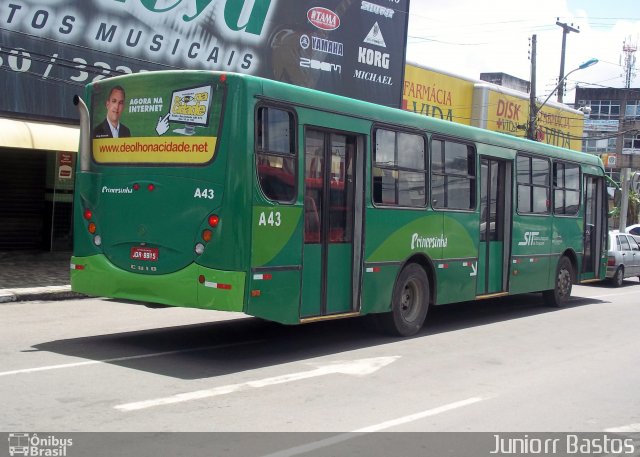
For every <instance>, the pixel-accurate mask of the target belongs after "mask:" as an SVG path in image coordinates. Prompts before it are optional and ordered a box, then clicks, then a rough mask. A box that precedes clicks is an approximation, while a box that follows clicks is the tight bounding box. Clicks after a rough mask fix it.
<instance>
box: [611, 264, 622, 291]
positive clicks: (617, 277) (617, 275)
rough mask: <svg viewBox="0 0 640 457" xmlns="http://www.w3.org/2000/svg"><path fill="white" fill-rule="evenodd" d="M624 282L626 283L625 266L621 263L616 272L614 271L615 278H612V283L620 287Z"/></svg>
mask: <svg viewBox="0 0 640 457" xmlns="http://www.w3.org/2000/svg"><path fill="white" fill-rule="evenodd" d="M622 283H624V267H623V266H622V265H620V266H619V267H618V268H617V269H616V272H615V273H614V275H613V278H611V285H612V286H613V287H620V286H622Z"/></svg>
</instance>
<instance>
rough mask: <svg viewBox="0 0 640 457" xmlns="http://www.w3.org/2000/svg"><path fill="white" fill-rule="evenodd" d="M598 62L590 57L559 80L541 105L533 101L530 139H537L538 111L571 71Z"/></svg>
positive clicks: (530, 108) (530, 109)
mask: <svg viewBox="0 0 640 457" xmlns="http://www.w3.org/2000/svg"><path fill="white" fill-rule="evenodd" d="M597 63H598V59H589V60H587V61H586V62H584V63H582V64H580V65H579V66H578V67H577V68H574V69H573V70H571V71H570V72H569V73H567V74H566V75H564V76H563V77H562V79H561V80H560V81H559V82H558V84H557V85H556V87H554V88H553V90H552V91H551V93H550V94H549V96H548V97H547V98H546V99H545V100H544V101H543V102H542V104H540V105H539V106H536V104H535V102H532V103H531V106H529V132H528V133H529V135H528V137H529V139H531V140H535V139H536V119H537V118H538V113H539V112H540V110H542V107H543V106H544V105H546V104H547V102H548V101H549V99H550V98H551V97H552V96H553V94H554V93H555V92H556V90H558V88H559V87H560V86H562V84H564V80H565V79H567V77H568V76H569V75H570V74H571V73H574V72H576V71H578V70H584V69H585V68H588V67H591V66H592V65H595V64H597Z"/></svg>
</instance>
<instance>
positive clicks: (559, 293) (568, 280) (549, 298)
mask: <svg viewBox="0 0 640 457" xmlns="http://www.w3.org/2000/svg"><path fill="white" fill-rule="evenodd" d="M572 286H573V265H571V260H569V258H567V257H565V256H562V257H560V260H559V261H558V267H557V268H556V276H555V282H554V288H553V289H552V290H545V291H544V292H543V293H542V297H543V298H544V301H545V303H546V304H547V305H548V306H553V307H556V308H561V307H563V306H564V305H566V304H567V302H568V301H569V297H570V296H571V288H572Z"/></svg>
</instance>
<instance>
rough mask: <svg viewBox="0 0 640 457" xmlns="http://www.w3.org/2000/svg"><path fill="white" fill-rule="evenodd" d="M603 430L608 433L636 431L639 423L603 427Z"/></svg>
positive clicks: (638, 429) (639, 425)
mask: <svg viewBox="0 0 640 457" xmlns="http://www.w3.org/2000/svg"><path fill="white" fill-rule="evenodd" d="M604 431H605V432H610V433H638V432H640V424H629V425H623V426H621V427H613V428H605V429H604Z"/></svg>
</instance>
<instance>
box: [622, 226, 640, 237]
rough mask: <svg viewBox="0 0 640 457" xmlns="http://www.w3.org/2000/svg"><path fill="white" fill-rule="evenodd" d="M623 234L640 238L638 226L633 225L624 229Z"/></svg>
mask: <svg viewBox="0 0 640 457" xmlns="http://www.w3.org/2000/svg"><path fill="white" fill-rule="evenodd" d="M624 231H625V232H627V233H631V234H632V235H636V236H640V224H633V225H630V226H629V227H627V228H626V229H624Z"/></svg>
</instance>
